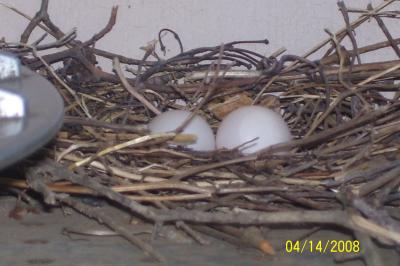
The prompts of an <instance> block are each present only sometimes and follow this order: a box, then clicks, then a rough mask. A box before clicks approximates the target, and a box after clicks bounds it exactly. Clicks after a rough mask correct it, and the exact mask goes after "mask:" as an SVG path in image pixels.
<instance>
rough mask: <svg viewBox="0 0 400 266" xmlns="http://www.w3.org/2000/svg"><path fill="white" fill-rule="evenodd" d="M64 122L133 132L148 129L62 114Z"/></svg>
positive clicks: (140, 126) (141, 131) (143, 131)
mask: <svg viewBox="0 0 400 266" xmlns="http://www.w3.org/2000/svg"><path fill="white" fill-rule="evenodd" d="M64 124H79V125H85V126H92V127H101V128H108V129H112V130H114V131H128V132H134V133H145V132H147V131H148V129H147V126H142V125H122V124H113V123H107V122H104V121H100V120H97V119H89V118H84V117H75V116H64Z"/></svg>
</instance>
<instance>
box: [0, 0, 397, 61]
mask: <svg viewBox="0 0 400 266" xmlns="http://www.w3.org/2000/svg"><path fill="white" fill-rule="evenodd" d="M345 2H346V5H347V6H348V7H357V8H365V7H366V6H367V4H368V3H369V2H372V4H373V5H374V6H375V5H377V4H378V3H380V2H381V1H378V0H376V1H375V0H374V1H369V0H349V1H345ZM2 3H5V4H8V5H11V6H14V7H16V8H18V9H19V10H21V11H23V12H24V13H26V14H28V15H30V16H33V15H34V14H35V12H36V11H37V10H38V9H39V6H40V0H29V1H26V0H3V1H2ZM113 5H119V13H118V20H117V24H116V26H115V28H114V29H113V31H112V32H111V33H109V34H108V35H107V36H106V37H105V38H103V39H102V40H101V41H100V42H98V43H97V47H99V48H103V49H106V50H109V51H114V52H118V53H121V54H124V55H127V56H130V57H135V58H140V57H141V56H142V54H143V51H141V50H139V47H140V46H143V45H144V44H145V43H146V42H148V41H150V40H152V39H154V38H156V36H157V34H158V31H159V30H160V29H162V28H164V27H168V28H171V29H173V30H175V31H176V32H177V33H178V34H179V35H180V37H181V39H182V42H183V45H184V48H185V50H187V49H190V48H195V47H199V46H211V45H218V44H220V43H222V42H225V43H226V42H229V41H232V40H249V39H263V38H267V39H269V40H270V45H269V46H268V47H264V46H260V47H255V48H253V49H257V50H258V51H260V52H262V53H265V54H266V55H269V54H271V53H272V52H274V51H275V50H277V49H278V48H280V47H282V46H284V47H286V48H287V49H288V53H294V54H302V53H304V52H305V51H306V50H307V49H309V48H311V47H312V46H314V45H315V44H316V43H317V42H318V41H320V40H322V39H325V38H326V37H327V34H326V33H325V32H324V31H323V29H324V28H328V29H330V30H331V31H333V32H335V31H336V30H338V29H339V28H341V27H342V26H343V25H344V22H343V18H342V16H341V15H340V12H339V11H338V8H337V5H336V1H333V0H268V1H266V0H251V1H248V0H201V1H200V0H168V1H167V0H83V1H82V0H69V1H55V0H52V1H50V12H49V13H50V16H51V19H52V20H53V21H54V22H55V23H56V25H58V26H59V27H61V29H62V30H64V31H65V32H66V31H68V30H70V29H72V28H73V27H77V28H78V38H79V39H81V40H86V39H88V38H89V37H91V36H92V34H93V33H95V32H98V31H99V30H100V29H101V28H102V27H103V26H104V25H105V24H106V23H107V21H108V18H109V14H110V10H111V7H112V6H113ZM399 6H400V5H399V3H397V4H395V5H392V8H390V9H393V8H394V7H395V8H396V9H399ZM356 17H357V15H354V16H352V17H351V19H352V20H353V19H355V18H356ZM385 21H387V24H388V27H389V28H390V30H391V31H392V33H393V32H394V33H396V34H397V33H399V34H397V35H396V36H395V37H398V36H399V35H400V27H398V26H397V27H396V26H395V24H394V22H395V21H394V20H385ZM0 22H1V24H0V37H5V38H6V40H8V41H18V40H19V34H20V33H21V32H22V31H23V29H24V28H25V26H26V25H27V20H26V19H25V18H22V17H21V16H19V15H17V14H16V13H14V12H12V11H10V10H8V9H6V8H5V7H3V6H0ZM39 33H40V30H36V31H35V35H34V36H32V39H31V40H34V38H35V36H36V37H37V36H39ZM357 35H358V40H359V42H360V43H359V45H360V46H362V45H366V44H371V43H374V42H377V41H381V40H384V39H385V37H384V35H383V34H382V32H381V30H380V29H379V28H378V26H377V25H376V22H375V21H374V20H372V21H371V22H370V23H368V24H367V25H364V26H362V27H361V28H360V29H359V30H357ZM165 40H166V41H167V44H168V43H169V44H170V45H168V48H170V52H169V53H168V54H167V57H169V56H173V55H174V54H175V52H176V51H177V45H176V43H175V42H174V41H173V37H172V36H171V35H169V36H168V37H166V38H165ZM349 47H351V46H349ZM384 57H392V58H393V51H391V49H387V50H386V51H384V52H383V53H380V54H378V55H374V56H369V57H368V60H376V59H380V60H381V59H383V58H384Z"/></svg>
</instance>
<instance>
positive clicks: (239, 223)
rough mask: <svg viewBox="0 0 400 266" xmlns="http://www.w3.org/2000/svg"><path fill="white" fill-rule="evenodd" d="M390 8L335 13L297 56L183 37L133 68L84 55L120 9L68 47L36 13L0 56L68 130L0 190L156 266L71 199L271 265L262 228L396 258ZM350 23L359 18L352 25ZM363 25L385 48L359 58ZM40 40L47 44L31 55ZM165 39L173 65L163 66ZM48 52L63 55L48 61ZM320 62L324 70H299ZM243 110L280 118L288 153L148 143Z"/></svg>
mask: <svg viewBox="0 0 400 266" xmlns="http://www.w3.org/2000/svg"><path fill="white" fill-rule="evenodd" d="M393 2H394V1H385V2H383V3H382V4H380V5H378V6H376V7H375V8H372V7H371V6H369V7H368V8H367V9H366V10H352V9H349V8H347V7H346V6H345V4H344V2H339V3H338V5H339V10H340V12H341V13H342V15H343V17H344V21H345V26H344V27H343V29H341V30H339V31H337V32H336V33H333V32H330V31H329V30H325V31H326V33H327V37H328V38H327V39H326V40H324V41H323V42H321V43H319V44H318V45H316V46H315V47H313V48H312V49H310V50H309V51H308V52H307V53H306V54H304V55H302V56H295V55H289V54H285V50H284V49H281V50H278V51H276V52H275V53H274V54H272V55H271V56H269V57H266V56H264V55H262V54H259V53H258V52H255V51H252V50H249V49H244V48H242V44H246V47H250V46H249V45H251V44H253V43H254V44H265V45H267V44H268V40H256V41H235V42H231V43H226V44H221V45H218V46H211V47H200V48H196V49H193V50H188V51H184V49H183V45H182V43H181V41H180V38H179V35H178V34H176V33H175V32H174V31H172V30H170V29H163V30H161V31H160V33H159V38H158V39H156V40H155V41H153V42H150V43H149V44H148V45H146V46H145V47H143V49H144V56H143V58H141V59H132V58H129V57H126V56H123V55H119V54H115V53H111V52H107V51H104V50H101V49H97V48H95V47H94V44H95V43H96V42H97V41H99V40H100V39H101V38H102V37H103V36H104V35H106V34H107V33H108V32H109V31H111V29H112V27H113V25H114V24H115V23H116V17H117V7H115V8H113V9H112V12H111V16H110V19H109V21H108V24H107V25H106V27H105V28H103V29H102V30H101V31H100V32H99V33H97V34H95V35H93V37H92V38H91V39H89V40H87V41H78V40H77V39H76V32H75V30H73V31H71V32H69V33H64V32H63V31H62V30H61V29H59V28H58V27H57V26H56V25H54V24H53V23H52V22H51V20H50V17H49V15H48V13H47V5H48V1H45V0H43V1H42V6H41V9H40V11H39V12H38V13H37V14H36V16H35V17H34V18H32V19H30V18H29V17H27V18H28V19H30V23H29V25H28V27H27V28H26V30H25V31H24V32H23V33H22V35H21V40H20V43H8V42H6V41H3V42H1V43H0V45H1V49H2V50H6V51H8V52H12V53H15V54H17V55H19V57H20V59H21V61H22V63H23V65H25V66H27V67H29V68H31V69H32V70H34V71H37V72H38V73H40V74H41V75H43V76H44V77H46V78H47V79H48V80H49V81H50V82H52V83H53V84H54V86H55V88H57V89H58V91H59V93H60V94H61V95H62V97H63V98H64V101H65V119H64V125H63V127H62V129H61V131H60V132H59V133H58V135H57V137H56V138H55V139H54V141H53V142H52V143H51V144H50V145H48V146H47V147H46V149H45V152H44V153H45V157H47V159H43V158H41V159H40V160H34V161H35V163H34V164H32V159H31V160H30V163H28V166H30V167H29V168H28V170H27V172H26V182H25V181H23V180H19V181H20V182H17V180H15V179H13V178H11V179H10V180H8V181H9V182H8V185H9V186H16V187H27V186H28V187H29V188H31V189H33V190H36V191H38V192H39V193H40V194H42V196H43V198H44V201H45V202H46V203H47V204H59V203H61V204H66V205H69V206H71V207H72V208H75V209H76V210H78V211H80V212H82V213H84V214H86V215H88V216H91V217H94V218H95V219H98V220H100V221H102V222H104V223H106V224H107V225H108V226H109V227H111V228H112V229H113V230H115V231H117V232H118V233H119V234H121V235H122V236H124V237H126V238H128V239H129V240H130V241H132V242H133V243H135V244H136V245H138V246H139V247H141V248H142V249H143V250H145V251H146V252H147V253H148V254H150V255H152V256H154V257H156V258H157V259H159V260H162V259H163V258H162V256H161V255H160V254H159V253H158V252H157V251H156V250H154V249H153V248H152V247H151V246H150V245H149V244H148V243H146V242H145V241H143V240H141V239H140V238H137V237H136V236H132V235H130V234H129V232H127V231H126V230H125V229H124V228H123V226H121V225H118V226H116V225H115V224H114V223H113V222H112V220H110V218H109V217H105V216H104V215H102V214H101V213H99V212H98V211H96V209H95V208H93V207H90V206H87V205H85V204H84V203H82V202H81V201H79V200H77V198H76V197H75V196H77V195H87V196H91V197H103V198H108V199H109V200H111V201H113V202H115V203H116V204H117V205H120V206H124V207H125V208H124V209H125V211H127V212H130V213H131V214H132V215H134V216H136V217H140V218H141V219H144V220H145V221H146V222H148V223H153V224H155V225H156V226H155V228H159V227H160V226H162V225H163V224H166V223H175V224H177V225H180V226H179V228H180V229H181V230H183V231H185V232H186V233H187V234H188V235H189V236H191V237H193V238H194V239H195V240H197V241H199V242H200V243H203V242H204V239H203V236H202V234H201V233H199V232H198V231H197V229H199V228H203V232H204V228H207V227H209V228H213V230H214V231H215V230H217V229H218V231H220V233H224V234H230V235H232V234H233V235H234V236H235V237H236V238H238V239H241V240H243V242H245V243H247V244H250V245H252V246H255V247H258V248H260V249H261V250H263V251H264V252H266V253H269V254H274V248H273V247H272V246H270V245H269V244H268V242H267V241H266V240H265V239H263V238H262V237H260V234H259V231H257V230H259V227H260V226H269V225H281V224H286V225H296V224H299V223H301V224H318V225H321V226H326V227H332V225H333V228H337V227H344V228H347V229H349V230H350V231H351V232H354V234H355V235H356V237H357V238H360V237H363V239H364V240H365V241H364V242H365V243H363V244H364V248H365V249H366V250H367V251H368V252H367V253H368V254H369V255H368V256H379V254H377V252H376V250H375V248H374V245H375V243H374V242H371V241H370V239H371V238H373V239H378V240H379V241H380V242H383V243H385V244H387V245H389V246H396V245H397V246H398V245H399V244H400V223H399V221H398V220H397V219H398V211H396V210H397V207H398V206H399V203H400V193H399V192H398V190H399V185H400V179H399V176H400V160H399V159H400V156H399V147H400V138H399V128H400V104H399V101H398V96H399V93H398V92H399V84H398V83H397V81H398V80H399V79H400V61H399V59H398V57H399V56H400V50H399V48H398V44H399V43H400V39H395V38H394V37H392V35H391V34H390V32H389V30H388V29H387V28H386V26H385V23H384V19H386V18H387V17H391V18H398V12H394V11H387V8H386V7H387V6H389V5H390V4H391V3H393ZM15 11H17V10H15ZM17 12H18V11H17ZM354 12H357V13H360V17H359V18H358V19H357V20H355V21H353V22H350V21H349V13H354ZM20 14H21V13H20ZM22 15H23V14H22ZM369 20H376V21H377V22H378V23H377V24H378V26H379V27H380V28H381V30H382V31H383V33H384V34H385V36H386V37H387V40H386V41H382V42H379V43H375V44H371V45H368V46H364V47H358V45H357V40H356V37H355V34H354V31H355V30H356V28H357V27H358V26H360V25H362V24H365V22H368V21H369ZM370 26H371V27H376V26H374V25H372V24H370ZM36 27H41V28H42V29H44V30H45V31H46V32H47V34H50V35H52V36H53V37H55V41H54V42H51V43H47V44H43V39H44V37H43V38H41V39H39V40H37V41H34V42H32V43H31V44H28V43H29V41H28V40H29V36H30V34H31V32H32V30H33V29H34V28H36ZM165 34H172V35H173V36H174V38H175V39H176V41H177V44H178V45H179V47H180V49H181V52H180V53H179V54H178V55H176V56H173V57H171V58H169V59H160V57H159V55H158V54H157V51H158V49H159V48H161V50H162V51H165V46H164V44H163V42H162V38H163V36H164V35H165ZM346 40H347V41H348V42H349V43H350V45H347V46H345V45H344V44H343V43H344V41H346ZM55 47H57V48H61V50H59V51H56V52H54V50H50V49H51V48H55ZM388 47H389V48H390V47H391V48H392V49H393V51H394V52H395V53H393V55H394V56H396V57H395V58H393V60H392V61H382V62H374V63H363V62H362V60H361V58H362V56H363V55H364V54H366V53H371V52H375V51H377V50H380V49H387V48H388ZM316 52H319V53H321V52H322V54H323V56H322V57H321V58H320V59H319V60H310V59H308V57H309V56H310V55H312V54H314V53H316ZM99 57H101V58H103V59H108V60H111V61H112V63H113V71H109V72H107V71H104V70H102V69H101V68H100V67H98V65H97V62H96V58H99ZM383 92H393V95H391V96H390V97H384V95H385V94H383ZM246 105H261V106H265V107H267V108H270V109H273V110H276V111H277V112H280V113H281V114H282V117H283V118H284V120H285V121H286V122H287V124H288V125H289V128H290V130H291V133H292V135H293V136H294V138H293V140H292V141H289V142H285V143H280V144H277V145H273V146H270V147H267V148H265V149H263V150H260V151H258V152H256V153H253V154H246V155H243V154H241V152H240V150H239V148H237V149H231V150H227V149H222V150H221V149H220V150H215V151H210V152H199V151H193V150H190V149H188V148H186V147H185V145H179V143H182V142H188V141H189V142H190V141H193V136H192V135H188V134H184V133H182V130H181V129H182V128H184V125H183V126H182V127H180V128H178V129H177V130H175V131H173V132H167V133H159V134H150V133H149V131H148V129H147V125H148V123H149V121H151V119H152V118H153V117H155V116H156V115H158V114H161V113H162V112H165V111H167V110H171V109H182V110H189V111H191V112H192V113H193V114H198V115H200V116H202V117H203V118H205V119H206V120H207V121H208V123H209V124H210V125H211V127H212V128H213V130H216V129H217V128H218V126H219V124H220V122H221V120H222V119H223V117H225V116H226V115H227V114H229V113H230V112H231V111H233V110H235V109H237V108H239V107H241V106H246ZM171 142H174V143H175V144H176V143H178V145H170V143H171ZM32 165H33V166H32ZM396 217H397V218H396ZM199 224H202V225H203V227H199V226H198V225H199ZM232 225H234V227H232ZM254 226H256V227H254ZM250 229H251V230H250ZM367 253H364V255H362V254H360V256H366V255H365V254H367ZM371 254H372V255H371Z"/></svg>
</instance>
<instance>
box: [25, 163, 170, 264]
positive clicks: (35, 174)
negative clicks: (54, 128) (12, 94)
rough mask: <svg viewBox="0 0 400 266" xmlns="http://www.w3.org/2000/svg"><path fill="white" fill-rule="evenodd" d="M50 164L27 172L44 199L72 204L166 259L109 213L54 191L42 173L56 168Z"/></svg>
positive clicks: (150, 253) (29, 181) (57, 177)
mask: <svg viewBox="0 0 400 266" xmlns="http://www.w3.org/2000/svg"><path fill="white" fill-rule="evenodd" d="M50 164H52V163H51V162H50ZM50 164H49V163H47V161H45V162H42V163H41V164H40V165H38V166H36V167H34V168H31V169H30V170H29V171H28V172H27V181H28V183H29V186H30V187H31V188H32V189H33V190H35V191H37V192H39V193H40V194H42V195H43V197H44V200H45V202H46V203H47V204H50V205H55V204H56V201H57V200H58V201H61V202H64V203H66V204H68V205H70V206H71V207H73V208H75V209H76V210H78V211H79V212H81V213H83V214H85V215H87V216H89V217H91V218H95V219H96V220H98V221H99V222H100V223H105V224H106V225H107V226H109V227H110V228H111V229H113V230H114V231H116V232H117V233H119V234H120V235H121V236H123V237H125V238H126V239H128V240H129V241H131V242H132V243H134V244H135V245H137V246H138V247H139V248H141V249H142V250H144V251H145V252H147V253H148V254H149V255H151V256H153V257H155V258H156V259H157V260H159V261H165V259H164V257H163V256H161V255H160V254H158V253H157V252H156V251H155V250H154V249H153V248H152V247H151V246H149V245H148V244H146V243H144V242H143V241H142V240H140V239H139V238H137V237H136V236H134V235H133V234H131V232H129V231H127V230H125V229H124V228H123V227H122V226H120V225H118V224H116V223H115V222H114V220H113V219H112V218H110V217H108V216H107V215H104V214H103V213H101V212H100V211H97V210H96V209H94V208H92V207H88V206H86V205H85V204H83V203H80V202H78V201H75V200H72V199H70V198H68V197H66V195H57V194H55V193H54V192H52V191H51V190H50V189H49V188H48V186H47V185H46V184H45V182H46V181H47V180H45V178H44V176H43V175H42V173H45V172H47V171H46V170H50V171H51V170H54V169H56V168H54V167H53V166H52V165H50ZM65 176H67V175H66V173H65V172H64V176H57V175H54V176H53V178H52V179H53V180H57V179H59V178H65ZM93 182H94V181H93Z"/></svg>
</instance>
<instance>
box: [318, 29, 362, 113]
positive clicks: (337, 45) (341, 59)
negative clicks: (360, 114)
mask: <svg viewBox="0 0 400 266" xmlns="http://www.w3.org/2000/svg"><path fill="white" fill-rule="evenodd" d="M325 31H326V32H327V33H328V34H329V35H330V36H331V38H332V41H333V44H334V47H335V48H336V53H337V54H338V56H339V70H338V79H339V82H340V84H342V85H343V86H344V87H345V88H346V89H347V90H351V86H350V84H348V83H347V82H345V81H344V79H343V67H344V63H345V62H344V61H345V59H344V55H343V53H342V49H341V48H340V43H339V41H338V39H337V38H336V36H335V35H334V34H332V33H331V32H330V31H329V30H327V29H325ZM355 47H357V46H355ZM352 70H353V66H352V64H351V65H350V67H349V72H350V74H351V72H352ZM354 94H356V95H357V96H358V97H359V98H360V99H361V100H362V101H363V102H364V104H365V105H369V103H368V101H366V100H365V99H364V97H363V96H362V95H361V94H360V93H358V92H355V93H354Z"/></svg>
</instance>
